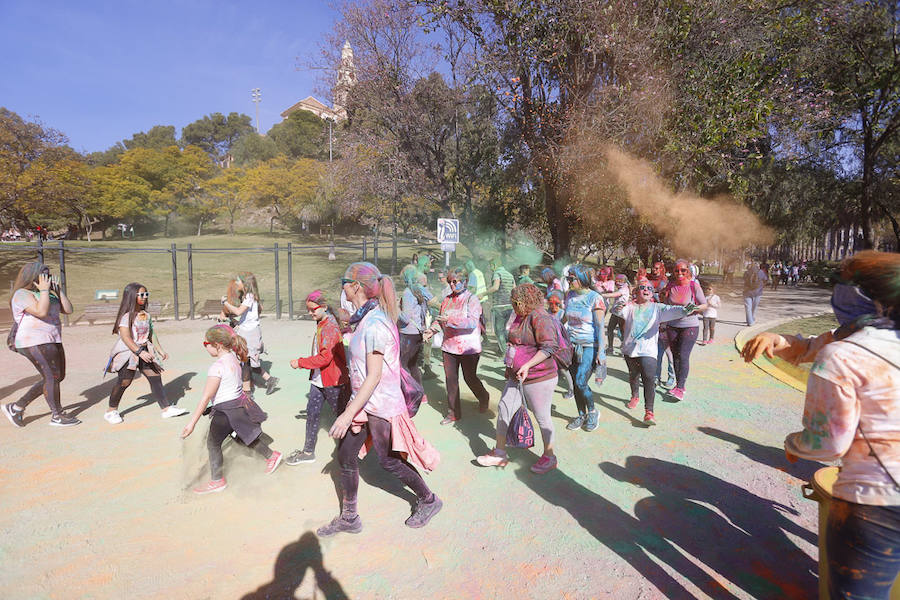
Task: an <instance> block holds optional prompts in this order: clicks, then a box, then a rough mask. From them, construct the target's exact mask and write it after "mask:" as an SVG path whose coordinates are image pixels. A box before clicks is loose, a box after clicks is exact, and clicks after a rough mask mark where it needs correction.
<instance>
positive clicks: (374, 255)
mask: <svg viewBox="0 0 900 600" xmlns="http://www.w3.org/2000/svg"><path fill="white" fill-rule="evenodd" d="M378 237H379V236H378V235H376V236H375V239H374V240H373V241H372V259H373V260H372V264H373V265H375V266H376V267H377V266H378Z"/></svg>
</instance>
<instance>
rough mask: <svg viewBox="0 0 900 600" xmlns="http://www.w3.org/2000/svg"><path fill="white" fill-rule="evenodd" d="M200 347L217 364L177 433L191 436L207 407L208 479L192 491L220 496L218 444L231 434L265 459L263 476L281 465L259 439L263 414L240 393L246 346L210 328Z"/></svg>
mask: <svg viewBox="0 0 900 600" xmlns="http://www.w3.org/2000/svg"><path fill="white" fill-rule="evenodd" d="M203 347H204V348H206V351H207V352H209V355H210V356H212V357H215V358H216V359H217V360H216V362H214V363H213V365H212V366H211V367H210V368H209V371H207V374H206V387H205V388H204V389H203V398H202V399H201V400H200V403H199V404H198V405H197V409H196V410H194V414H193V415H191V421H190V423H188V424H187V425H185V427H184V430H183V431H182V432H181V437H182V438H186V437H188V436H189V435H191V433H192V432H193V431H194V427H195V426H196V425H197V421H199V420H200V417H201V416H202V415H203V413H204V411H205V410H206V407H207V406H209V407H210V409H211V410H210V413H209V416H210V424H209V435H208V436H207V438H206V448H207V450H209V470H210V472H211V475H212V479H211V480H210V481H209V482H208V483H207V484H205V485H203V486H201V487H198V488H196V489H194V493H196V494H209V493H211V492H221V491H222V490H224V489H225V487H226V483H225V476H224V474H223V471H222V466H223V463H224V460H225V459H224V457H223V456H222V442H224V441H225V439H226V438H227V437H228V436H229V435H231V433H232V432H234V433H236V434H237V435H236V437H237V438H238V439H239V440H240V441H241V442H243V443H244V444H246V445H247V446H248V447H249V448H252V449H253V450H255V451H256V452H258V453H259V454H261V455H262V456H263V457H264V458H265V459H266V474H269V473H271V472H272V471H274V470H275V469H277V468H278V465H279V464H280V463H281V452H277V451H274V450H272V449H271V448H269V446H268V445H266V444H265V442H263V441H262V440H261V439H260V437H259V436H260V434H261V433H262V428H260V426H259V424H260V423H262V422H263V421H265V420H266V413H264V412H263V411H262V409H261V408H260V407H259V405H258V404H256V402H254V401H253V398H251V397H250V396H248V395H247V394H246V393H245V392H244V389H243V383H242V381H241V362H244V361H246V360H247V342H246V341H245V340H244V338H242V337H241V336H239V335H238V334H237V333H235V331H234V329H232V328H231V327H229V326H228V325H214V326H213V327H210V328H209V329H208V330H207V331H206V341H204V342H203Z"/></svg>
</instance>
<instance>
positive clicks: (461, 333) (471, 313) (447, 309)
mask: <svg viewBox="0 0 900 600" xmlns="http://www.w3.org/2000/svg"><path fill="white" fill-rule="evenodd" d="M441 315H446V317H447V322H446V323H444V324H443V325H442V327H443V329H444V342H443V343H442V344H441V350H443V351H444V352H447V353H449V354H456V355H464V354H480V353H481V302H479V301H478V298H477V297H476V296H475V295H474V294H472V293H471V292H469V291H468V290H466V291H465V292H462V293H461V294H457V295H455V296H447V297H446V298H444V302H443V303H442V304H441Z"/></svg>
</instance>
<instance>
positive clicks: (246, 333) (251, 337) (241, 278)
mask: <svg viewBox="0 0 900 600" xmlns="http://www.w3.org/2000/svg"><path fill="white" fill-rule="evenodd" d="M234 280H235V281H236V282H237V286H236V287H237V291H238V294H239V298H240V304H238V305H237V306H235V305H234V304H232V303H231V302H230V301H229V299H228V296H222V312H223V313H225V314H226V315H233V316H234V317H235V318H236V319H237V324H236V325H235V326H234V330H235V331H236V332H237V333H238V335H240V336H241V337H242V338H244V339H245V340H246V342H247V359H246V360H245V362H244V365H243V367H242V371H241V377H242V380H243V382H244V391H245V392H247V393H248V394H251V395H252V388H253V382H252V373H256V374H257V375H259V376H260V377H262V378H263V381H264V382H265V384H266V395H267V396H268V395H269V394H271V393H272V392H274V391H275V387H276V386H277V385H278V378H277V377H272V376H271V375H269V372H268V371H266V370H265V369H263V367H262V363H261V362H260V361H259V357H260V355H261V354H263V353H264V352H265V351H266V350H265V346H264V345H263V341H262V327H260V324H259V313H260V309H261V306H262V298H260V296H259V286H258V285H257V283H256V276H255V275H254V274H253V273H247V272H244V273H238V274H237V276H235V278H234Z"/></svg>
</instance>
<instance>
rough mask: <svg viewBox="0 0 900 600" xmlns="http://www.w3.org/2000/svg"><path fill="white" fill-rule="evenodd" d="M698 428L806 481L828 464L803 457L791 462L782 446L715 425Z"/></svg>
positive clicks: (747, 454) (763, 462)
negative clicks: (760, 441)
mask: <svg viewBox="0 0 900 600" xmlns="http://www.w3.org/2000/svg"><path fill="white" fill-rule="evenodd" d="M697 430H698V431H700V432H701V433H705V434H706V435H710V436H712V437H715V438H718V439H720V440H723V441H725V442H730V443H732V444H735V445H736V446H737V451H738V453H739V454H743V455H744V456H746V457H747V458H749V459H750V460H753V461H756V462H758V463H760V464H762V465H766V466H769V467H772V468H773V469H777V470H778V471H784V472H785V473H787V474H789V475H793V476H794V477H796V478H797V479H802V480H804V481H811V480H812V476H813V474H814V473H815V472H816V471H818V470H819V469H821V468H822V467H824V466H826V465H824V464H822V463H820V462H815V461H811V460H805V459H803V458H801V459H799V460H798V461H797V462H795V463H793V464H791V463H789V462H788V461H787V458H785V456H784V449H782V448H773V447H771V446H763V445H762V444H757V443H756V442H752V441H750V440H748V439H746V438H742V437H740V436H737V435H734V434H733V433H728V432H727V431H722V430H720V429H716V428H714V427H698V428H697Z"/></svg>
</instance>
